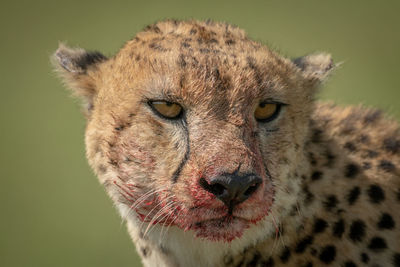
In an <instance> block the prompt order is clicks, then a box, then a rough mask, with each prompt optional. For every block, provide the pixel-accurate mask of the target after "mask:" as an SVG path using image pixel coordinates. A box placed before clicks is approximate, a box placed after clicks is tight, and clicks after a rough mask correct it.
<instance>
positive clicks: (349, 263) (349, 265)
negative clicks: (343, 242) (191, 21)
mask: <svg viewBox="0 0 400 267" xmlns="http://www.w3.org/2000/svg"><path fill="white" fill-rule="evenodd" d="M344 267H357V265H356V264H355V263H354V262H352V261H346V262H345V263H344Z"/></svg>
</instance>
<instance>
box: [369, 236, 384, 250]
mask: <svg viewBox="0 0 400 267" xmlns="http://www.w3.org/2000/svg"><path fill="white" fill-rule="evenodd" d="M368 248H369V249H370V250H372V251H374V252H381V251H382V250H384V249H385V248H387V244H386V241H385V240H384V239H383V238H381V237H373V238H372V239H371V241H370V242H369V244H368Z"/></svg>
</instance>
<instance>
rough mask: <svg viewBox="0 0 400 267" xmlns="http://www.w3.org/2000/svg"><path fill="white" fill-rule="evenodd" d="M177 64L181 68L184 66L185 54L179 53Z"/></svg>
mask: <svg viewBox="0 0 400 267" xmlns="http://www.w3.org/2000/svg"><path fill="white" fill-rule="evenodd" d="M178 65H179V66H180V67H181V68H182V69H183V68H185V67H186V61H185V56H184V55H183V54H180V55H179V58H178Z"/></svg>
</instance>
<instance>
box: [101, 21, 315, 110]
mask: <svg viewBox="0 0 400 267" xmlns="http://www.w3.org/2000/svg"><path fill="white" fill-rule="evenodd" d="M105 65H106V67H105V68H104V69H105V71H104V73H105V75H110V73H112V75H111V76H113V77H112V78H110V79H109V80H110V83H112V86H115V85H118V86H122V87H129V88H135V89H137V88H140V89H144V90H146V91H147V92H148V93H149V94H150V96H151V97H155V98H158V95H160V98H169V97H171V98H172V100H175V99H173V98H174V97H178V99H184V100H185V102H187V101H188V102H192V103H199V102H203V103H204V102H205V101H206V100H207V99H215V98H218V97H220V98H223V99H225V100H228V102H236V103H237V104H239V105H247V104H248V103H244V102H243V100H244V99H243V96H245V98H247V99H254V98H269V97H276V98H278V99H280V98H282V97H284V95H285V93H286V91H285V89H287V90H291V91H290V94H291V95H292V96H294V98H296V99H299V95H308V94H310V91H307V90H304V88H305V87H312V86H310V84H309V83H308V81H307V80H306V79H304V77H303V76H302V72H301V69H300V68H299V67H298V66H297V65H296V64H295V62H292V61H291V60H289V59H286V58H284V57H281V56H279V55H278V54H276V53H275V52H273V51H271V50H270V49H269V48H268V47H267V46H264V45H262V44H260V43H259V42H256V41H253V40H251V39H249V38H248V37H247V35H246V34H245V32H244V31H243V30H241V29H239V28H237V27H235V26H232V25H229V24H226V23H214V22H199V21H173V20H167V21H162V22H158V23H156V24H153V25H150V26H148V27H146V28H145V29H144V30H143V31H142V32H139V33H138V34H137V35H136V37H134V38H133V39H132V40H130V41H128V42H127V43H126V44H125V45H124V47H123V48H122V49H121V50H120V51H119V52H118V53H117V55H116V56H115V57H114V58H112V60H110V62H108V63H107V64H105ZM106 87H107V90H109V87H111V86H106ZM120 89H121V88H120ZM296 90H297V91H296ZM225 100H224V101H225ZM237 101H239V102H240V103H238V102H237ZM225 102H226V101H225ZM214 104H215V103H213V105H214Z"/></svg>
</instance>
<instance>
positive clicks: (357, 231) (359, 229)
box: [349, 220, 366, 242]
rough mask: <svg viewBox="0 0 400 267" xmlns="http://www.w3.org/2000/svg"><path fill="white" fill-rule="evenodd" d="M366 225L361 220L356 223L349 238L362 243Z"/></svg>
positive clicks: (351, 227) (353, 224)
mask: <svg viewBox="0 0 400 267" xmlns="http://www.w3.org/2000/svg"><path fill="white" fill-rule="evenodd" d="M365 228H366V225H365V223H364V222H363V221H361V220H356V221H354V222H353V223H352V224H351V226H350V232H349V238H350V239H351V240H352V241H353V242H359V241H361V240H362V239H363V238H364V236H365Z"/></svg>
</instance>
